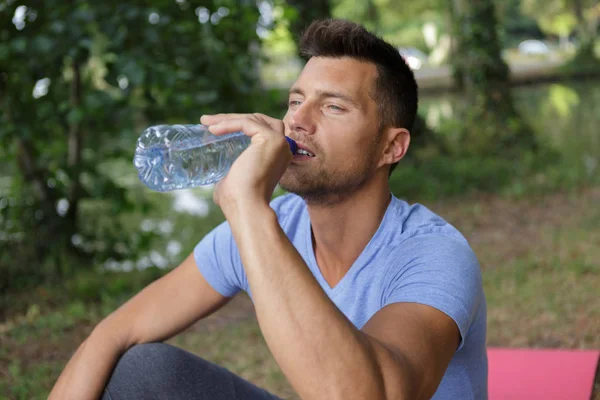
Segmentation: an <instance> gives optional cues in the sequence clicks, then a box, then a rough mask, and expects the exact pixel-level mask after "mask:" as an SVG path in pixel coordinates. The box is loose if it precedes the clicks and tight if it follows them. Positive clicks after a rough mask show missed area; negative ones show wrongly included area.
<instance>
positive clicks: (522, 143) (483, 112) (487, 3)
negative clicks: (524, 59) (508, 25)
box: [449, 0, 534, 154]
mask: <svg viewBox="0 0 600 400" xmlns="http://www.w3.org/2000/svg"><path fill="white" fill-rule="evenodd" d="M449 3H450V5H451V7H452V11H453V14H454V15H455V21H456V24H455V29H454V36H455V37H456V39H457V48H456V53H455V54H454V56H453V59H452V64H453V67H454V71H455V76H456V80H457V82H458V83H459V85H460V87H461V88H462V90H463V91H464V93H465V95H466V98H467V103H466V106H467V109H466V110H465V113H466V118H465V119H464V123H463V129H464V132H463V136H464V137H463V141H462V146H461V148H462V149H464V150H465V151H467V152H471V153H476V154H491V153H499V154H500V153H504V152H506V151H507V150H514V149H521V148H531V147H533V146H534V136H533V133H532V132H531V130H530V129H529V127H528V126H527V125H526V123H525V122H524V121H523V119H522V118H521V117H520V116H519V114H518V112H517V110H516V109H515V106H514V100H513V98H512V95H511V92H510V77H509V68H508V65H507V64H506V62H505V61H504V60H503V59H502V56H501V45H500V40H499V38H498V33H497V28H498V22H497V17H496V11H495V7H494V2H493V1H492V0H471V1H468V0H450V2H449Z"/></svg>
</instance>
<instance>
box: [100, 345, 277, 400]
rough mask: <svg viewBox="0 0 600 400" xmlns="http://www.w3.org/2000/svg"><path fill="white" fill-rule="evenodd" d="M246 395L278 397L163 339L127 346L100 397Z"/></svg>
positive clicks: (251, 398) (133, 399)
mask: <svg viewBox="0 0 600 400" xmlns="http://www.w3.org/2000/svg"><path fill="white" fill-rule="evenodd" d="M125 399H126V400H136V399H173V400H178V399H185V400H188V399H210V400H221V399H248V400H255V399H257V400H263V399H264V400H274V399H277V397H275V396H273V395H272V394H270V393H268V392H267V391H265V390H263V389H261V388H259V387H257V386H254V385H253V384H251V383H250V382H248V381H246V380H244V379H242V378H240V377H239V376H237V375H235V374H233V373H231V372H229V371H228V370H226V369H225V368H222V367H219V366H218V365H215V364H213V363H210V362H208V361H206V360H203V359H202V358H200V357H197V356H195V355H193V354H191V353H188V352H187V351H184V350H181V349H179V348H177V347H173V346H170V345H168V344H164V343H148V344H141V345H137V346H134V347H132V348H131V349H129V350H128V351H127V352H126V353H125V354H123V356H122V357H121V359H120V360H119V362H118V363H117V365H116V366H115V368H114V370H113V372H112V375H111V377H110V379H109V381H108V384H107V385H106V388H105V390H104V395H103V396H102V400H125Z"/></svg>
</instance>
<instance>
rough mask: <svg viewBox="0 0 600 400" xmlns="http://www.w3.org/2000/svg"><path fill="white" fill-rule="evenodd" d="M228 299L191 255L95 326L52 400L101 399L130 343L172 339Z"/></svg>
mask: <svg viewBox="0 0 600 400" xmlns="http://www.w3.org/2000/svg"><path fill="white" fill-rule="evenodd" d="M227 301H228V298H227V297H224V296H222V295H221V294H219V293H218V292H217V291H215V290H214V289H213V288H212V287H211V286H210V284H208V282H206V280H205V279H204V277H203V276H202V274H201V273H200V271H199V270H198V268H197V266H196V262H195V260H194V256H193V254H192V255H190V256H189V257H188V258H187V259H185V260H184V261H183V262H182V263H181V265H179V266H178V267H177V268H175V269H174V270H173V271H171V272H169V273H168V274H167V275H165V276H164V277H162V278H160V279H158V280H157V281H155V282H153V283H151V284H150V285H148V286H147V287H146V288H145V289H143V290H142V291H141V292H140V293H138V294H137V295H136V296H134V297H133V298H132V299H131V300H129V301H128V302H127V303H125V304H124V305H123V306H121V307H120V308H119V309H117V310H116V311H115V312H113V313H112V314H110V315H109V316H108V317H106V318H105V319H104V320H103V321H102V322H100V323H99V324H98V325H97V326H96V328H95V329H94V331H93V332H92V333H91V335H90V336H89V337H88V338H87V339H86V340H85V341H84V342H83V343H82V344H81V346H79V349H78V350H77V352H76V353H75V355H74V356H73V357H72V358H71V360H70V361H69V363H68V364H67V366H66V367H65V369H64V371H63V372H62V374H61V375H60V377H59V379H58V381H57V382H56V384H55V386H54V388H53V390H52V392H51V393H50V399H61V400H64V399H67V400H70V399H77V400H79V399H97V398H98V397H99V396H100V395H101V394H102V390H103V388H104V386H105V384H106V381H107V380H108V378H109V376H110V373H111V372H112V369H113V367H114V365H115V364H116V362H117V360H118V359H119V357H120V356H121V355H122V354H123V353H124V352H125V351H126V350H127V349H128V348H130V347H131V346H133V345H135V344H140V343H147V342H155V341H161V340H165V339H168V338H169V337H171V336H173V335H175V334H177V333H179V332H181V331H182V330H184V329H185V328H187V327H188V326H190V325H191V324H192V323H194V322H195V321H197V320H199V319H201V318H203V317H205V316H207V315H209V314H211V313H212V312H214V311H216V310H217V309H218V308H220V307H222V306H223V305H224V304H225V303H226V302H227Z"/></svg>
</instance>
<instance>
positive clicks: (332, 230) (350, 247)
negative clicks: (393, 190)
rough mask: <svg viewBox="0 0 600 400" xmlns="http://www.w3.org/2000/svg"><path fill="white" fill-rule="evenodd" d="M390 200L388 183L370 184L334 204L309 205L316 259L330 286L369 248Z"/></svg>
mask: <svg viewBox="0 0 600 400" xmlns="http://www.w3.org/2000/svg"><path fill="white" fill-rule="evenodd" d="M390 200H391V194H390V190H389V187H388V186H387V181H386V182H385V185H383V184H381V182H371V184H370V185H369V184H367V186H365V187H363V188H361V189H360V190H359V191H357V192H356V193H354V194H352V195H351V196H349V197H347V198H345V199H343V200H341V201H340V202H339V203H337V204H335V205H319V204H310V203H309V204H307V206H308V213H309V215H310V221H311V225H312V235H313V236H312V238H313V248H314V251H315V258H316V260H317V263H318V264H319V268H320V270H321V273H322V275H323V277H324V278H325V279H326V280H327V282H328V283H329V285H330V286H331V287H333V286H335V285H336V284H337V283H338V282H339V281H340V280H341V279H342V277H343V276H344V275H345V274H346V272H348V270H349V269H350V267H351V266H352V264H353V263H354V261H355V260H356V259H357V258H358V256H359V255H360V254H361V253H362V251H363V250H364V248H365V247H366V246H367V244H368V243H369V241H370V240H371V238H372V237H373V235H374V234H375V232H376V231H377V229H378V228H379V225H380V224H381V220H382V219H383V216H384V215H385V212H386V210H387V207H388V205H389V203H390Z"/></svg>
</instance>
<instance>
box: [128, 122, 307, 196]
mask: <svg viewBox="0 0 600 400" xmlns="http://www.w3.org/2000/svg"><path fill="white" fill-rule="evenodd" d="M286 139H287V140H288V142H289V144H290V150H291V151H292V153H294V154H295V153H296V142H294V141H293V140H292V139H290V138H288V137H286ZM249 145H250V138H249V137H248V136H246V135H244V134H243V133H242V132H236V133H230V134H226V135H213V134H212V133H210V132H209V131H208V129H207V127H206V126H204V125H156V126H151V127H150V128H148V129H146V130H145V131H144V132H143V133H142V135H141V136H140V138H139V139H138V141H137V145H136V149H135V156H134V158H133V164H134V165H135V167H136V168H137V170H138V176H139V178H140V180H141V181H142V183H144V184H145V185H146V186H148V187H149V188H150V189H152V190H155V191H158V192H168V191H171V190H177V189H186V188H191V187H195V186H201V185H209V184H212V183H215V182H218V181H219V180H221V179H222V178H223V177H224V176H225V175H226V174H227V172H228V171H229V169H230V168H231V165H232V164H233V162H234V161H235V159H236V158H237V157H238V156H239V155H240V154H241V153H242V151H244V150H245V149H246V148H247V147H248V146H249Z"/></svg>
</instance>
